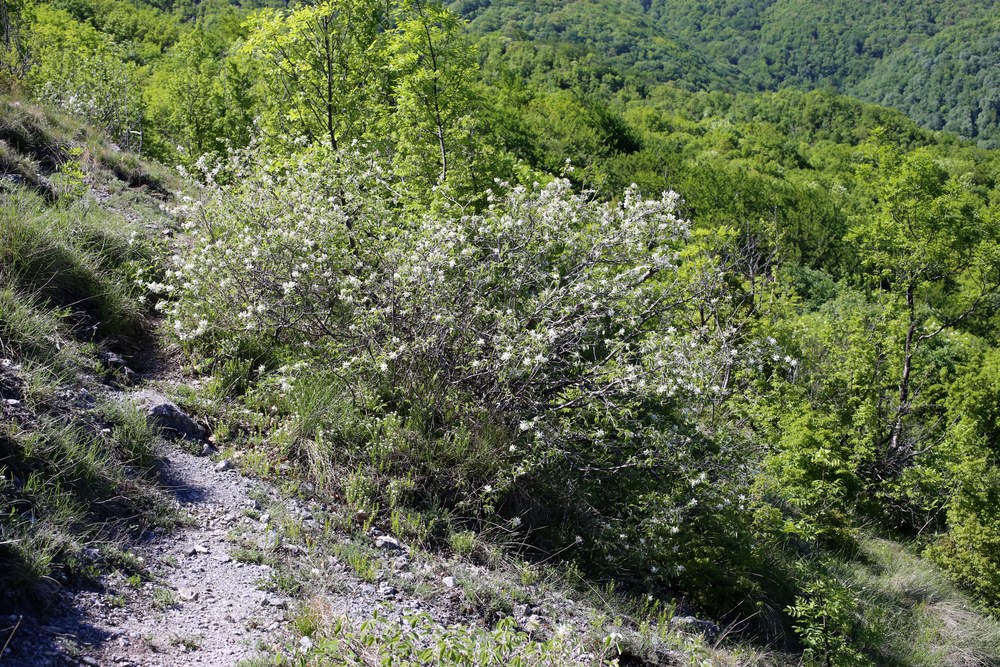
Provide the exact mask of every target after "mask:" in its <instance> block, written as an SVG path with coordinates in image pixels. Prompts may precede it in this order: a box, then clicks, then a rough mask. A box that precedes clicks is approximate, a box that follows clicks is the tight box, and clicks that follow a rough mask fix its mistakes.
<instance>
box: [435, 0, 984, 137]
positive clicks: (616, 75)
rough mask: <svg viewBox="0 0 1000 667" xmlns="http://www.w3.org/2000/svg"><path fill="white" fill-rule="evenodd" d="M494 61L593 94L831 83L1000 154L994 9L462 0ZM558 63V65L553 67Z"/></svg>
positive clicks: (916, 1)
mask: <svg viewBox="0 0 1000 667" xmlns="http://www.w3.org/2000/svg"><path fill="white" fill-rule="evenodd" d="M451 6H452V8H453V9H454V10H455V11H457V12H458V13H460V14H461V15H463V16H465V17H466V18H468V19H469V20H470V22H471V27H472V29H473V30H474V31H476V33H477V34H480V35H482V36H483V37H484V46H485V49H484V53H485V54H488V55H489V57H490V58H493V59H495V60H496V61H497V62H499V61H503V62H504V63H505V64H506V66H508V67H511V68H513V69H514V70H515V71H518V72H519V73H520V74H521V75H522V76H527V77H530V78H532V79H536V80H546V81H549V82H553V83H557V84H559V85H564V86H573V85H583V86H584V87H585V88H586V89H587V90H589V91H590V92H593V93H600V94H608V93H620V94H621V95H624V96H628V97H635V96H639V97H645V96H646V95H647V94H648V91H649V88H650V87H651V86H655V85H656V84H658V83H673V84H676V85H679V86H681V87H683V88H687V89H690V90H704V89H713V90H726V91H730V92H739V91H745V90H760V91H763V90H771V91H773V90H780V89H784V88H789V87H794V88H805V89H811V88H832V89H835V90H839V91H842V92H844V93H848V94H851V95H855V96H857V97H860V98H861V99H864V100H867V101H870V102H877V103H880V104H885V105H888V106H891V107H895V108H897V109H900V110H902V111H903V112H905V113H906V114H908V115H909V116H910V117H911V118H913V119H914V120H916V121H917V122H918V123H920V124H921V125H923V126H924V127H928V128H930V129H933V130H947V131H950V132H955V133H957V134H960V135H962V136H964V137H966V138H969V139H974V140H976V141H977V142H978V143H979V144H980V145H982V146H987V147H996V146H997V141H998V137H1000V134H998V120H997V101H996V80H997V76H998V71H1000V70H998V68H997V53H998V48H1000V44H998V42H997V38H996V34H997V32H996V24H995V20H996V8H997V5H996V4H995V3H993V2H936V1H927V0H913V1H907V2H856V1H854V0H837V1H836V2H823V3H813V2H801V1H799V0H754V1H751V2H742V1H741V2H730V1H724V0H717V1H715V2H698V3H693V2H685V1H683V0H642V1H639V0H631V1H628V2H621V3H615V5H614V8H613V9H612V8H611V6H610V5H607V4H606V3H602V2H596V1H594V0H574V1H572V2H559V3H543V4H538V3H534V2H522V1H521V0H498V1H494V2H488V3H486V2H477V1H476V0H461V1H459V2H455V3H453V4H452V5H451ZM553 64H555V65H556V66H555V67H554V68H553V67H552V65H553Z"/></svg>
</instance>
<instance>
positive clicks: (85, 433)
mask: <svg viewBox="0 0 1000 667" xmlns="http://www.w3.org/2000/svg"><path fill="white" fill-rule="evenodd" d="M113 153H114V151H112V150H111V149H110V147H109V144H108V142H107V141H106V140H105V139H104V138H103V137H101V136H100V134H99V133H97V132H95V131H93V130H91V129H89V128H87V127H86V126H84V125H82V124H80V123H79V122H78V121H75V120H73V119H70V118H68V117H65V116H64V115H62V114H59V113H56V112H53V111H50V110H46V109H43V108H40V107H35V106H31V105H28V104H24V103H20V102H16V101H11V100H9V99H4V98H0V174H13V175H15V176H18V177H19V182H20V185H18V184H16V183H14V182H12V181H11V180H9V179H8V180H6V181H0V358H2V359H4V360H6V361H5V362H4V363H3V365H2V366H0V395H2V398H3V399H5V401H4V403H3V404H2V405H0V409H3V410H5V412H4V413H3V414H2V415H0V589H10V590H17V591H22V593H23V594H22V597H23V598H24V600H25V601H28V602H39V603H43V602H45V599H46V596H47V593H46V592H45V591H46V589H47V588H48V586H47V584H45V582H47V581H51V580H55V581H71V580H72V579H73V578H75V577H92V576H95V575H96V574H98V573H99V572H101V571H103V570H113V569H118V570H124V571H127V572H130V573H136V574H135V575H134V576H140V575H139V574H138V573H139V572H141V570H142V563H141V560H138V559H137V557H136V556H135V555H134V554H131V553H130V552H129V551H128V550H127V549H125V548H123V547H121V546H120V545H122V544H124V543H125V541H126V540H127V539H128V538H129V537H130V536H132V535H136V534H137V533H138V532H141V531H143V530H144V529H146V528H148V527H150V526H154V525H167V524H170V523H171V522H172V521H173V519H174V517H173V514H172V512H171V511H170V510H168V509H167V506H166V504H165V499H164V498H163V496H162V495H161V494H160V493H159V491H158V490H157V488H156V484H155V481H154V477H153V475H152V467H153V465H154V464H155V456H154V454H153V443H154V440H155V438H156V437H157V433H156V432H155V430H154V429H153V428H151V427H150V426H149V425H148V423H147V421H146V417H145V415H144V414H143V413H142V411H140V410H139V409H138V408H137V407H136V406H134V405H131V404H129V403H123V402H120V401H118V400H116V399H113V398H110V397H108V396H107V395H106V393H105V391H104V389H103V387H102V385H101V384H100V379H101V377H102V376H103V375H104V370H103V369H102V366H101V364H100V362H99V360H98V352H99V351H100V349H101V348H102V347H107V346H114V345H115V344H116V343H117V342H121V341H122V340H124V339H130V340H135V338H136V337H137V336H141V335H143V334H144V332H145V330H146V317H147V311H148V306H147V305H146V304H144V303H143V300H142V299H141V298H140V297H141V292H140V288H139V287H138V285H137V282H136V278H137V276H138V275H139V274H140V272H146V273H147V274H149V273H153V274H155V272H156V266H157V262H158V261H159V260H158V257H159V256H160V253H161V252H162V248H161V246H160V245H159V243H160V242H159V241H157V240H151V239H149V238H148V232H147V230H146V227H145V225H146V224H147V223H149V222H151V221H154V220H155V221H157V222H158V221H159V218H154V216H160V217H162V213H160V212H159V211H158V208H157V206H158V204H157V203H156V202H154V201H152V200H151V199H150V198H149V196H148V194H144V192H145V191H146V190H149V189H151V188H152V185H151V183H152V181H151V180H150V179H151V178H152V177H141V175H140V172H142V173H145V171H144V169H145V165H144V163H141V162H139V161H137V160H135V159H134V158H131V157H129V156H123V155H116V156H112V154H113ZM101 156H103V157H101ZM112 160H116V161H117V162H116V164H118V163H119V162H120V163H121V164H120V165H118V166H117V167H116V168H112V167H113V166H114V165H112V166H108V165H106V164H104V162H109V161H112ZM126 168H127V169H131V170H133V172H135V173H133V174H132V175H131V176H129V178H128V182H123V181H121V180H119V179H118V178H117V177H116V175H115V174H116V173H117V171H118V170H123V169H126ZM147 176H148V175H147ZM49 177H55V181H52V182H61V181H60V179H62V180H63V181H66V180H67V179H69V180H68V181H67V182H66V183H63V184H62V186H67V187H62V186H60V187H57V188H55V189H52V188H51V187H49V186H48V185H47V184H48V183H49V182H50V178H49ZM144 179H145V181H148V182H146V183H145V184H144V185H143V192H138V191H137V190H136V189H135V188H133V187H130V184H131V182H132V181H137V180H144ZM16 180H18V179H15V181H16ZM85 184H86V185H85ZM94 184H100V187H101V188H102V192H101V193H100V196H98V193H96V192H92V191H90V190H89V188H90V187H96V186H95V185H94ZM68 186H72V187H68ZM77 186H82V187H77ZM161 189H162V188H161ZM60 192H65V196H62V197H60ZM132 204H135V206H134V207H133V206H131V205H132ZM126 212H127V215H126ZM6 399H10V400H13V401H15V403H14V404H13V405H8V404H7V402H6ZM92 547H97V548H96V549H94V548H92Z"/></svg>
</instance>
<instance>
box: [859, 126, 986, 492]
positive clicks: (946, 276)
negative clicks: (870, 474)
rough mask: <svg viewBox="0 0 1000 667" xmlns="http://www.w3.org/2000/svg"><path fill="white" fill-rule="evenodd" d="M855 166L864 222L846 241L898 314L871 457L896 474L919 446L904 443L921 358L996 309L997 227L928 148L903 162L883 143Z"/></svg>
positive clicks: (871, 145)
mask: <svg viewBox="0 0 1000 667" xmlns="http://www.w3.org/2000/svg"><path fill="white" fill-rule="evenodd" d="M860 157H861V161H860V163H859V165H858V167H857V176H858V178H859V184H861V186H862V187H863V188H865V189H866V191H867V192H866V194H867V197H868V199H869V202H870V206H871V213H869V214H866V215H859V216H856V218H855V220H854V224H853V226H852V228H851V230H850V231H849V233H848V238H849V240H851V241H853V242H854V244H855V247H856V249H857V252H858V255H859V258H860V259H861V262H862V266H863V267H864V271H865V273H864V278H865V279H866V280H867V281H869V282H870V283H871V284H872V285H873V286H874V287H875V289H876V290H877V291H879V292H881V293H883V294H884V295H887V296H890V297H892V299H893V300H894V301H895V303H896V304H897V305H898V307H899V308H901V309H902V312H903V314H904V317H903V321H904V322H905V330H904V331H903V332H902V345H903V349H902V365H901V368H900V369H899V371H898V372H899V379H898V386H897V395H896V397H895V400H894V407H893V409H892V411H891V412H892V416H891V423H890V424H888V425H887V428H886V432H885V434H884V436H883V437H882V439H881V441H880V442H879V443H877V446H878V452H877V456H878V457H879V458H880V461H881V463H882V464H883V465H885V466H888V470H885V471H883V472H888V473H891V472H898V471H899V470H900V469H901V468H902V467H905V466H906V465H908V464H909V463H910V462H912V460H913V459H914V458H915V457H916V456H918V455H919V454H920V453H921V449H922V448H923V447H927V446H930V445H927V444H925V443H917V442H912V441H910V440H909V439H908V438H907V437H906V419H907V416H908V415H909V414H910V413H911V409H912V405H913V399H914V396H913V393H914V360H915V358H916V353H917V351H918V349H919V348H920V347H921V346H923V345H924V344H926V343H927V342H928V341H929V340H931V339H933V338H935V337H937V336H939V335H940V334H941V333H942V332H944V331H947V330H949V329H953V328H954V327H957V326H958V325H959V324H961V323H963V322H965V321H968V320H970V319H971V318H973V317H974V316H975V315H976V314H977V313H980V312H982V311H983V310H984V309H986V308H988V307H989V306H990V305H992V304H995V303H996V302H997V301H996V300H997V298H998V294H1000V219H998V216H997V214H996V212H995V211H993V210H990V209H987V208H985V207H984V206H983V205H982V204H981V202H980V201H978V200H977V198H976V197H975V196H973V194H972V193H971V192H970V190H969V188H968V187H967V184H966V183H965V182H964V181H963V180H962V179H960V178H953V177H948V176H947V174H946V173H945V172H944V170H943V169H941V168H940V167H939V166H938V165H937V164H936V162H935V160H934V157H933V155H932V154H931V153H930V151H929V150H927V149H917V150H915V151H913V152H910V153H903V152H901V151H900V150H899V149H898V148H897V147H895V146H893V145H891V144H889V143H888V142H887V141H885V140H884V139H883V138H882V136H881V135H880V134H876V136H875V137H874V138H873V139H872V140H870V141H869V142H868V143H866V144H865V145H864V146H863V147H862V151H861V155H860Z"/></svg>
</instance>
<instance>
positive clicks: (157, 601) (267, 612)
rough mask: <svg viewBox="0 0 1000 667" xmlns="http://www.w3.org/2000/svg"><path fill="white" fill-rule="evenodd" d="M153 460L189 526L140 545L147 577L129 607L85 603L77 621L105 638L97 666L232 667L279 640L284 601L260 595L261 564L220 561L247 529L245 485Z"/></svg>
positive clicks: (185, 459)
mask: <svg viewBox="0 0 1000 667" xmlns="http://www.w3.org/2000/svg"><path fill="white" fill-rule="evenodd" d="M163 463H164V470H165V477H167V479H166V480H165V481H167V482H168V485H169V486H170V487H171V488H172V490H173V493H174V494H175V495H176V498H177V502H178V503H179V505H180V507H181V509H182V510H185V511H186V513H187V514H188V516H189V517H190V518H191V521H192V522H193V525H191V526H190V527H188V528H186V529H182V530H181V531H179V532H178V533H176V534H174V535H171V536H170V539H164V540H161V541H158V543H156V544H153V545H151V546H150V549H149V553H148V554H147V555H146V558H147V559H151V560H152V568H153V571H154V578H155V581H154V582H151V583H148V584H146V585H145V586H144V588H143V589H142V590H141V591H140V596H139V598H140V599H139V600H138V604H132V605H126V606H125V607H123V608H121V609H118V610H113V611H112V612H111V613H102V612H103V610H102V609H101V608H100V607H98V606H97V605H91V606H89V607H87V611H88V613H87V614H86V615H85V619H86V620H87V621H88V622H89V623H90V624H91V625H93V626H94V627H96V628H98V629H100V630H103V631H104V632H106V633H107V634H108V635H109V636H113V637H115V639H113V640H112V641H108V642H105V643H104V644H103V645H102V646H100V647H97V649H96V650H95V651H94V653H93V654H92V657H93V658H94V659H96V660H97V662H98V663H99V664H102V665H105V664H109V665H110V664H115V665H130V664H134V665H158V666H159V665H162V666H166V665H213V666H214V665H234V664H236V663H237V662H238V661H239V660H240V659H242V658H245V657H249V656H251V655H254V654H256V653H257V647H258V645H266V644H272V643H274V642H275V641H276V640H279V639H280V638H281V636H282V634H283V633H282V629H283V627H284V626H283V622H284V620H285V608H286V607H287V604H288V602H287V600H285V599H282V598H280V597H278V596H275V595H273V594H270V593H268V592H266V591H265V590H262V587H263V586H262V584H263V583H265V582H266V581H267V580H268V578H269V576H270V574H271V568H270V567H269V566H267V565H255V564H251V563H243V562H240V561H237V560H235V559H233V558H232V556H231V555H230V551H231V550H233V549H234V544H233V542H231V541H230V539H229V536H230V534H231V531H233V530H234V528H236V527H237V526H239V525H240V524H244V525H245V526H246V527H249V528H250V529H251V530H253V528H254V527H253V526H252V524H253V523H255V520H254V519H252V518H251V517H250V516H245V515H244V514H243V512H244V511H250V513H252V512H253V507H254V505H255V501H254V500H252V499H251V492H252V490H253V488H254V485H253V484H252V483H251V482H250V481H249V480H247V479H245V478H243V477H242V476H240V475H239V473H237V472H236V471H235V470H232V469H227V470H217V466H214V465H213V463H212V461H211V460H209V459H206V458H200V457H195V456H191V455H190V454H187V453H185V452H183V451H180V450H178V449H171V451H170V452H169V453H166V454H165V456H164V457H163ZM222 467H225V466H224V465H223V466H222Z"/></svg>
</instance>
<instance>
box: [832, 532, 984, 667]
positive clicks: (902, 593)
mask: <svg viewBox="0 0 1000 667" xmlns="http://www.w3.org/2000/svg"><path fill="white" fill-rule="evenodd" d="M862 550H863V558H862V559H861V560H858V561H853V562H851V563H849V564H847V565H846V568H845V577H846V579H847V581H849V582H851V583H853V585H854V586H855V587H856V588H857V589H858V590H860V591H862V592H861V594H860V597H861V599H862V604H863V614H864V616H865V619H866V622H867V625H868V630H869V632H870V635H871V636H870V639H869V641H870V642H871V643H872V644H873V645H874V653H875V655H877V656H878V659H879V661H880V662H882V663H883V664H889V665H912V666H914V667H917V666H919V667H931V666H951V665H955V666H958V665H977V666H978V665H982V666H984V667H986V666H990V665H997V664H1000V621H998V620H997V619H995V618H992V617H990V616H988V615H986V614H985V613H984V612H983V611H982V610H981V609H979V608H977V606H976V605H975V604H974V602H973V601H972V600H970V599H969V598H967V597H966V596H965V595H963V594H962V593H961V592H959V591H958V590H957V589H956V587H955V585H954V584H953V583H952V582H950V581H949V580H948V578H947V577H946V576H945V574H944V573H943V572H942V571H941V570H940V569H939V568H937V567H936V566H935V565H933V564H932V563H931V562H930V561H928V560H926V559H923V558H920V557H918V556H916V555H914V554H913V553H911V552H910V551H908V550H907V549H906V548H904V547H903V546H902V545H900V544H898V543H895V542H890V541H888V540H880V539H866V540H865V541H863V543H862Z"/></svg>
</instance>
